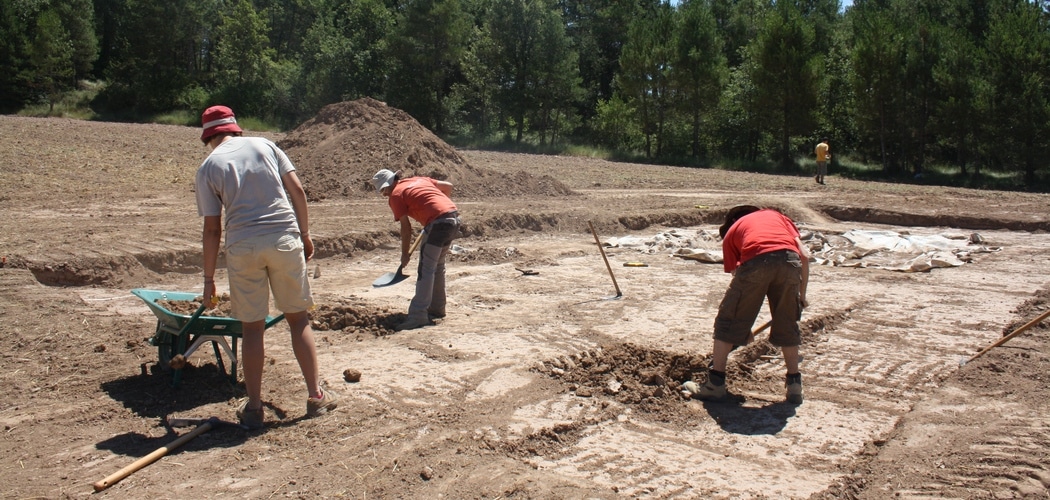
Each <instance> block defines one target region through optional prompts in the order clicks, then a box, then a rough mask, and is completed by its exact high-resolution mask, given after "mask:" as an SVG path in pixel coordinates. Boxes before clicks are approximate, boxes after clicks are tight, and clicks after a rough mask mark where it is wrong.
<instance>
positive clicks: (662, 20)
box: [616, 4, 675, 158]
mask: <svg viewBox="0 0 1050 500" xmlns="http://www.w3.org/2000/svg"><path fill="white" fill-rule="evenodd" d="M674 23H675V15H674V10H672V9H671V7H670V5H669V4H662V5H659V6H657V7H656V8H654V9H652V10H650V11H649V12H647V13H646V15H644V16H641V17H638V18H636V19H635V20H634V21H632V22H631V25H630V26H629V27H628V29H627V33H628V35H627V43H626V44H624V47H623V51H622V52H621V53H620V73H619V74H618V75H617V77H616V85H617V92H618V94H619V95H621V96H622V98H623V99H624V101H626V102H627V103H628V104H629V105H630V106H631V108H632V109H634V111H635V117H636V119H637V120H638V122H639V124H640V128H641V130H642V134H643V135H644V136H645V156H646V157H647V158H651V157H653V156H654V155H655V156H660V155H661V153H662V148H663V146H664V139H665V136H664V132H665V126H666V124H667V122H666V120H667V118H668V116H667V114H668V110H670V109H671V108H672V106H673V103H674V96H673V94H672V88H671V69H672V63H673V54H674V47H673V46H672V43H671V37H670V36H669V34H671V33H673V32H674ZM654 142H655V145H654ZM654 150H655V151H654Z"/></svg>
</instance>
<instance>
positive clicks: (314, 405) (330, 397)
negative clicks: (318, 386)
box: [306, 389, 339, 417]
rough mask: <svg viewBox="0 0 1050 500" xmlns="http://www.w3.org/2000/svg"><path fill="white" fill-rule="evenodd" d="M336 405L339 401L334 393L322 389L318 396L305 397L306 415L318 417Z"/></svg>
mask: <svg viewBox="0 0 1050 500" xmlns="http://www.w3.org/2000/svg"><path fill="white" fill-rule="evenodd" d="M337 406H339V401H337V398H336V395H335V393H334V392H332V391H330V390H328V389H322V390H321V397H320V398H306V416H307V417H318V416H321V415H324V414H325V413H328V412H329V411H332V410H334V409H335V408H336V407H337Z"/></svg>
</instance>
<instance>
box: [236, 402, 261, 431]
mask: <svg viewBox="0 0 1050 500" xmlns="http://www.w3.org/2000/svg"><path fill="white" fill-rule="evenodd" d="M237 420H239V421H240V422H241V425H243V426H245V427H247V428H248V430H252V431H254V430H259V429H262V428H263V409H262V407H261V406H260V407H259V408H258V409H255V410H249V409H248V400H247V399H245V400H244V403H242V404H241V406H240V408H237Z"/></svg>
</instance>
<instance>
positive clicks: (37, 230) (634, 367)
mask: <svg viewBox="0 0 1050 500" xmlns="http://www.w3.org/2000/svg"><path fill="white" fill-rule="evenodd" d="M379 104H381V103H374V102H361V103H357V104H356V105H355V106H351V107H349V108H345V109H341V110H340V109H329V110H328V111H327V113H329V115H325V113H322V114H321V115H319V119H318V120H317V121H316V122H315V123H311V124H309V125H310V128H300V129H297V130H296V131H292V132H289V133H288V134H285V135H270V137H271V138H273V139H274V140H277V141H283V142H279V143H280V144H282V145H283V146H284V147H285V148H286V149H287V150H288V151H289V155H290V156H291V157H292V159H293V161H295V162H296V164H297V166H298V167H299V169H300V172H301V174H302V177H303V178H304V179H306V180H307V187H308V189H309V190H310V191H311V198H312V200H313V202H312V203H311V207H310V208H311V218H312V224H311V232H312V233H313V235H314V238H315V242H316V243H317V246H318V254H317V258H316V260H315V261H314V262H312V263H311V266H312V267H313V269H314V272H315V277H314V282H313V284H314V290H315V298H316V300H317V302H318V308H317V310H316V311H314V315H313V317H314V321H315V326H316V327H317V339H318V349H319V354H320V358H321V364H322V368H321V375H322V379H323V380H324V382H325V384H326V385H327V387H329V388H330V389H331V390H332V391H334V392H336V393H338V394H339V396H340V397H341V405H340V407H339V408H338V409H337V410H336V411H335V412H334V413H332V414H330V415H326V416H323V417H321V418H316V419H304V418H303V416H304V412H305V392H306V391H305V388H304V386H303V384H302V379H301V375H300V374H299V372H298V367H297V365H296V364H295V360H294V357H293V355H292V353H291V350H290V344H289V342H288V338H287V328H286V326H285V325H284V323H277V324H275V325H274V326H273V327H272V328H270V329H268V330H267V332H268V333H267V340H266V342H267V358H268V365H267V367H266V373H265V376H264V381H263V390H264V399H265V401H266V404H267V421H268V425H267V427H266V428H265V429H264V430H261V431H257V432H247V431H243V430H241V429H238V428H235V427H219V428H216V429H213V430H211V431H209V432H207V433H204V434H202V435H200V436H199V437H197V438H195V439H193V440H191V441H189V442H188V443H187V444H185V445H184V446H182V447H180V448H178V449H177V450H174V451H172V452H171V453H170V454H169V455H168V456H166V457H164V458H161V459H160V460H158V461H157V462H155V463H153V464H152V465H149V466H147V467H145V468H144V469H142V470H139V471H137V472H135V473H134V474H132V475H130V476H129V477H127V478H126V479H123V480H122V481H120V482H118V483H116V484H115V485H113V486H112V487H110V488H109V489H107V490H105V491H104V492H102V493H94V490H93V488H92V484H93V483H95V482H96V481H100V480H102V479H103V478H105V477H107V476H109V475H110V474H112V473H114V472H116V471H118V470H119V469H121V468H123V467H124V466H126V465H128V464H130V463H132V462H134V461H135V460H136V459H138V458H140V457H143V456H146V455H147V454H149V453H151V452H153V451H154V450H156V449H158V448H160V447H162V446H165V445H167V444H168V443H170V442H171V441H173V440H174V439H176V438H177V437H178V436H179V435H185V434H186V433H187V432H188V431H189V429H187V428H171V427H169V426H167V425H166V424H165V422H166V419H168V418H208V417H218V418H220V419H223V420H227V421H235V417H234V410H235V408H236V405H237V402H238V399H239V398H241V397H243V394H244V390H243V384H242V383H240V382H239V381H236V382H234V381H231V380H230V378H229V376H228V375H227V374H226V373H224V372H222V371H221V370H220V368H225V369H227V370H228V369H229V367H230V363H231V361H232V360H231V359H229V356H228V354H226V353H225V352H224V351H222V350H221V349H219V348H215V349H212V348H211V347H210V346H209V345H208V343H205V344H204V345H202V346H201V348H200V349H197V350H196V351H195V352H194V353H193V354H192V355H191V356H189V359H188V365H187V366H186V367H185V368H184V369H183V370H182V371H181V372H180V383H179V384H178V385H177V386H173V380H174V376H173V372H172V371H171V370H170V368H169V367H168V366H167V363H161V362H160V357H161V352H159V351H161V350H162V349H159V348H158V347H157V346H154V345H151V344H150V342H149V339H150V338H151V337H153V336H154V334H155V333H156V332H157V328H158V319H160V317H159V316H157V315H156V314H155V313H154V312H153V311H151V309H150V308H149V307H148V306H147V305H146V304H145V303H144V302H143V300H141V299H140V298H138V297H136V296H134V295H132V294H131V293H130V290H132V289H138V288H145V289H151V290H160V291H184V292H194V293H198V292H199V291H200V287H201V279H200V230H201V219H200V218H199V217H198V216H197V213H196V207H195V205H194V194H193V191H192V189H193V183H192V180H193V175H194V172H195V170H196V167H197V165H199V163H200V161H201V159H203V157H204V156H205V154H206V150H205V149H204V148H203V147H202V146H201V144H200V142H199V140H198V138H197V136H198V133H199V132H198V130H197V129H193V128H186V127H172V126H156V125H127V124H114V123H88V122H79V121H72V120H63V119H30V118H19V117H9V116H5V117H0V137H3V139H4V140H3V141H0V156H2V157H3V158H5V159H6V160H7V161H6V163H5V166H4V168H3V169H0V202H2V204H3V207H4V209H3V214H4V217H3V229H4V230H3V231H0V256H2V257H3V258H4V259H5V261H4V267H3V268H0V283H2V285H0V299H2V301H0V394H3V399H2V400H0V425H2V432H0V470H2V472H3V475H4V477H6V478H8V479H7V480H8V481H9V483H8V486H7V487H6V490H5V491H6V493H4V494H3V496H4V497H6V498H30V497H33V498H36V497H39V498H69V497H74V498H82V497H89V496H91V495H100V496H115V497H117V498H187V497H197V498H213V497H236V498H277V497H281V498H289V497H290V498H635V497H637V498H867V499H876V498H887V497H892V496H897V497H902V498H1047V497H1048V496H1050V422H1048V420H1047V415H1048V414H1050V389H1048V387H1047V383H1048V378H1050V375H1048V374H1050V347H1048V345H1047V339H1048V338H1050V333H1048V330H1047V328H1046V325H1037V326H1035V327H1033V328H1031V329H1030V330H1028V331H1026V332H1025V333H1023V334H1022V335H1020V336H1018V337H1016V338H1014V339H1013V340H1011V341H1010V342H1008V343H1006V344H1005V345H1003V346H1002V347H999V348H996V349H993V350H991V351H990V352H989V353H988V354H986V355H984V356H982V357H980V358H978V359H976V360H974V361H971V362H968V363H965V364H960V360H961V359H963V360H965V359H967V358H969V357H970V356H972V355H973V354H975V353H977V352H979V351H980V350H981V349H983V348H984V347H986V346H989V345H991V344H992V343H994V342H995V341H996V340H998V339H999V338H1001V336H1002V335H1003V334H1005V333H1009V332H1011V331H1013V330H1014V329H1016V328H1017V327H1019V326H1021V325H1022V324H1024V323H1026V322H1028V321H1029V320H1031V319H1033V318H1035V317H1036V316H1038V315H1040V314H1041V313H1043V312H1045V311H1047V308H1048V307H1050V286H1048V281H1050V280H1048V278H1047V271H1048V270H1050V235H1048V234H1047V232H1046V231H1047V229H1048V228H1050V219H1048V217H1047V215H1046V214H1047V213H1050V196H1048V195H1044V194H1031V193H1004V192H983V191H972V190H964V189H946V188H939V187H926V186H909V185H896V184H882V183H861V182H854V181H850V180H845V179H841V178H838V177H836V176H831V177H829V178H828V183H827V185H824V186H821V185H817V184H815V183H814V182H813V180H812V178H809V177H790V176H768V175H757V174H748V173H734V172H725V171H714V170H700V169H686V168H677V167H659V166H647V165H632V164H623V163H613V162H608V161H603V160H596V159H586V158H562V157H552V156H537V155H520V154H503V153H492V152H481V151H455V150H451V148H447V146H446V145H444V144H443V143H441V142H440V141H439V140H438V141H437V142H434V141H435V139H434V138H432V136H429V135H427V134H428V133H426V132H425V131H421V130H419V129H418V128H416V127H417V125H415V124H413V122H411V120H404V119H403V118H399V116H400V115H397V114H396V113H394V112H393V111H391V112H384V111H383V110H382V109H381V108H380V107H378V106H379ZM322 115H325V116H329V118H328V119H326V120H322V119H320V118H321V116H322ZM355 117H358V118H355ZM360 117H364V118H360ZM362 119H363V120H364V122H363V123H364V125H362V122H360V121H355V120H362ZM340 124H342V125H340ZM306 125H307V124H304V127H305V126H306ZM319 127H326V128H324V129H322V128H319ZM370 130H371V131H373V132H369V131H370ZM369 134H372V135H369ZM325 141H330V142H325ZM446 148H447V149H446ZM379 152H382V154H381V155H379ZM377 155H379V156H377ZM384 155H385V156H384ZM382 167H396V168H402V169H405V170H406V171H408V172H409V173H420V174H427V175H438V176H444V177H445V178H448V179H450V180H452V181H453V182H454V183H455V184H456V186H457V190H458V191H457V192H458V193H462V195H457V199H456V201H457V203H458V204H459V206H460V208H461V212H462V214H463V218H464V220H465V222H466V225H467V226H466V235H465V236H464V237H463V238H461V239H460V240H458V241H457V242H456V243H457V245H458V246H459V247H460V248H459V249H458V253H456V254H455V255H454V256H453V258H452V259H451V261H450V263H449V285H448V292H449V308H448V316H447V317H446V318H445V319H443V320H441V321H440V322H439V323H438V324H437V325H435V326H431V327H427V328H424V329H421V330H415V331H408V332H395V331H393V330H392V329H391V328H390V326H391V325H393V324H396V323H397V322H398V320H399V319H401V317H403V314H404V311H405V309H406V308H407V304H408V301H409V299H410V298H411V295H412V292H413V281H412V280H411V279H410V280H408V281H406V282H404V283H401V284H398V285H394V286H391V287H386V288H373V287H372V286H371V284H372V282H373V280H375V279H376V278H377V277H379V276H380V275H382V274H383V273H385V272H388V271H393V270H394V269H395V268H396V267H397V264H398V262H397V259H398V255H397V250H396V249H395V244H396V238H395V235H396V231H397V226H396V225H395V223H394V222H393V221H392V220H391V216H390V214H389V210H388V209H387V207H386V205H385V199H383V198H381V197H379V196H375V195H374V194H372V193H368V192H367V191H366V190H365V186H363V184H364V181H365V180H366V179H367V177H368V176H370V175H371V173H372V172H373V171H374V170H375V169H377V168H382ZM739 203H751V204H759V205H766V206H773V207H776V208H779V209H781V210H782V211H784V212H785V213H787V214H788V215H790V216H791V217H792V218H794V219H795V220H796V221H797V222H798V223H799V224H800V226H802V227H803V228H804V229H805V230H808V231H818V232H821V233H823V234H841V233H843V232H845V231H847V230H850V229H881V230H892V231H898V232H907V233H911V234H938V233H946V232H954V233H962V234H971V233H978V234H979V235H980V236H981V237H982V238H983V240H984V241H985V242H987V244H989V245H994V246H996V247H999V248H1001V250H999V251H997V252H993V253H984V254H979V255H975V256H974V258H973V259H972V261H970V262H967V263H966V264H964V265H962V266H958V267H950V268H941V269H933V270H931V271H929V272H923V273H901V272H891V271H886V270H880V269H871V268H861V267H845V266H831V265H819V266H814V268H813V270H812V276H811V286H810V293H809V299H810V307H809V308H808V309H807V310H806V312H805V314H804V316H803V331H804V337H805V343H804V345H803V346H802V353H803V355H804V356H805V361H804V362H803V364H802V371H803V374H804V377H805V383H806V401H805V403H804V404H802V405H798V406H796V405H789V404H786V403H785V402H784V401H783V388H782V375H783V363H782V362H781V361H780V360H779V359H778V356H777V354H778V353H777V352H776V351H775V350H774V349H772V348H771V347H770V346H768V344H766V343H764V342H763V341H759V342H756V343H755V344H752V345H751V346H748V347H746V348H744V349H740V350H738V351H736V352H735V353H734V354H733V355H732V356H731V364H730V369H729V388H730V391H731V392H732V393H733V394H734V397H732V398H731V399H730V400H729V401H728V402H725V403H704V402H700V401H694V400H687V399H685V398H683V397H682V396H681V395H680V394H679V392H678V391H677V390H676V389H677V386H678V384H680V383H681V382H683V381H685V380H689V379H690V378H692V377H694V376H699V377H703V374H704V372H705V371H706V358H707V356H708V353H709V352H710V348H711V339H710V328H711V325H712V323H713V319H714V315H715V312H716V309H717V305H718V302H719V300H720V299H721V296H722V292H723V291H724V289H725V287H726V285H727V284H728V283H729V276H728V275H726V274H724V273H723V272H722V267H721V265H719V264H704V263H700V262H697V261H693V260H688V259H681V258H676V257H673V256H671V255H670V254H669V253H668V252H643V251H639V250H637V249H633V248H626V247H608V248H606V249H605V251H606V253H607V256H608V261H609V266H608V267H607V266H606V263H605V262H604V261H603V259H602V257H601V254H600V252H599V250H598V248H597V245H596V244H595V238H594V236H593V235H592V234H591V232H590V229H589V225H588V222H592V223H593V225H594V227H595V228H596V230H597V232H598V234H599V235H600V237H601V239H602V240H605V239H608V238H613V237H625V236H637V237H650V236H653V235H656V234H659V233H665V232H668V231H672V230H686V229H688V230H712V229H714V228H716V227H717V225H718V224H719V223H720V222H721V219H722V216H723V214H724V213H725V210H726V209H728V208H729V207H731V206H733V205H735V204H739ZM711 245H712V248H717V242H713V243H711ZM627 262H640V263H643V264H647V266H646V267H625V266H624V265H623V264H624V263H627ZM610 269H611V272H610ZM523 271H532V272H531V273H525V272H523ZM410 274H411V272H410ZM217 278H218V280H217V281H218V282H219V283H220V289H222V288H223V286H222V283H223V281H224V280H223V278H224V275H222V274H221V271H220V275H219V276H218V277H217ZM613 279H615V284H614V281H613ZM616 288H619V290H620V291H621V294H622V296H620V297H618V298H617V297H615V290H616ZM759 321H760V322H762V321H764V318H762V317H760V318H759ZM217 354H218V355H219V357H220V359H222V360H223V364H222V366H221V367H220V365H219V364H218V363H217V360H216V356H217ZM356 374H359V375H360V378H359V380H356V377H355V376H354V375H356ZM351 380H356V381H351Z"/></svg>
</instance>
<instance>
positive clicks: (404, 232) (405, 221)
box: [400, 215, 412, 267]
mask: <svg viewBox="0 0 1050 500" xmlns="http://www.w3.org/2000/svg"><path fill="white" fill-rule="evenodd" d="M400 220H401V267H405V266H407V265H408V261H409V260H411V259H412V253H411V252H410V249H411V248H412V220H411V219H409V218H408V216H407V215H402V216H401V219H400Z"/></svg>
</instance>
